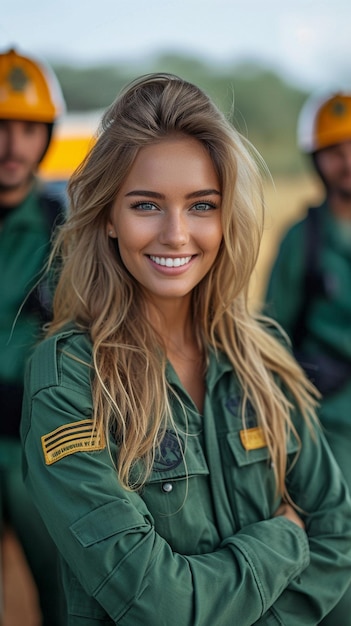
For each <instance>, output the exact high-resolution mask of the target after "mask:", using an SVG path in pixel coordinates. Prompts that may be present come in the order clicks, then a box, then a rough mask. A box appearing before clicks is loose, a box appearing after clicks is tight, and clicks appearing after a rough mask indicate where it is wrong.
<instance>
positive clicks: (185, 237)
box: [159, 210, 190, 248]
mask: <svg viewBox="0 0 351 626" xmlns="http://www.w3.org/2000/svg"><path fill="white" fill-rule="evenodd" d="M189 238H190V230H189V223H188V219H187V216H186V215H185V214H184V212H183V211H178V210H170V211H166V213H165V216H164V218H163V220H162V229H161V231H160V235H159V240H160V243H162V244H163V245H167V246H170V247H173V248H179V247H181V246H184V245H185V244H187V243H188V241H189Z"/></svg>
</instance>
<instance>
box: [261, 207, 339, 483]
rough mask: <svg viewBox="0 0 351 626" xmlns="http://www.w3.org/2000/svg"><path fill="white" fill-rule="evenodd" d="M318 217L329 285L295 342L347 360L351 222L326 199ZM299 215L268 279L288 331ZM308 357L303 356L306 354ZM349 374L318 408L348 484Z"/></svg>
mask: <svg viewBox="0 0 351 626" xmlns="http://www.w3.org/2000/svg"><path fill="white" fill-rule="evenodd" d="M318 210H319V211H320V218H321V250H320V267H321V269H322V272H323V273H324V274H326V275H328V277H329V282H330V285H331V290H330V293H329V294H328V295H325V294H323V293H321V294H318V295H316V296H314V298H313V301H312V303H311V306H310V307H309V310H308V315H307V319H306V334H305V336H304V338H303V341H302V344H301V346H300V349H301V352H302V353H304V354H305V355H316V354H326V355H332V356H333V357H334V358H336V359H338V358H339V359H343V360H346V361H348V362H349V363H351V288H350V286H351V223H350V222H349V221H342V220H337V219H335V218H334V217H333V215H332V213H331V211H330V210H329V208H328V205H327V204H326V203H324V204H323V205H321V207H319V209H318ZM306 236H307V228H306V223H305V219H304V220H302V221H300V222H298V223H297V224H295V225H293V226H292V228H291V229H290V230H288V232H287V233H286V235H285V237H284V238H283V240H282V243H281V245H280V249H279V253H278V256H277V259H276V261H275V263H274V265H273V269H272V273H271V276H270V279H269V283H268V289H267V295H266V304H267V312H268V313H269V314H270V315H272V317H274V318H275V319H276V320H277V321H278V322H279V324H281V326H282V327H283V328H284V330H285V331H286V332H287V333H288V335H291V334H292V330H293V328H294V323H295V320H296V319H297V316H298V314H299V310H300V306H301V303H302V299H303V290H304V276H305V272H306V263H305V258H306V256H305V250H306V245H307V244H306ZM307 360H308V359H307ZM350 407H351V376H350V378H349V380H348V382H346V383H345V384H344V385H343V386H342V387H341V388H340V389H338V390H337V391H335V392H333V393H330V394H328V395H325V396H324V398H323V400H322V403H321V407H320V412H319V417H320V420H321V422H322V424H323V426H324V428H325V433H326V435H327V438H328V441H329V443H330V445H331V446H332V449H333V452H334V454H335V456H336V458H337V460H338V462H339V464H340V466H341V467H342V470H343V472H344V475H345V476H346V478H347V481H348V484H349V487H351V464H350V440H351V411H350Z"/></svg>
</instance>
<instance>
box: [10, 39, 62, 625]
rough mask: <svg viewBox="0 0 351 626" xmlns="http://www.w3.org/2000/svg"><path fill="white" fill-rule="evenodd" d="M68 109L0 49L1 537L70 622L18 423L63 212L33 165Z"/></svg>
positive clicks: (48, 616)
mask: <svg viewBox="0 0 351 626" xmlns="http://www.w3.org/2000/svg"><path fill="white" fill-rule="evenodd" d="M64 107H65V105H64V99H63V96H62V93H61V90H60V87H59V84H58V82H57V79H56V77H55V76H54V74H53V72H52V70H51V69H50V68H48V67H46V66H45V64H43V63H41V62H39V61H37V60H34V59H32V58H30V57H28V56H25V55H22V54H19V53H18V52H17V51H16V50H14V49H10V50H8V51H5V52H2V53H0V291H1V299H0V406H1V409H0V411H1V419H0V538H1V536H2V534H3V531H4V528H5V527H7V526H9V527H11V529H12V530H13V531H14V532H15V534H16V536H17V538H18V540H19V541H20V543H21V545H22V548H23V551H24V554H25V556H26V558H27V561H28V565H29V567H30V569H31V572H32V574H33V578H34V580H35V583H36V585H37V589H38V596H39V602H40V608H41V612H42V619H43V621H42V624H43V626H44V625H45V626H63V625H64V624H65V618H64V604H63V602H64V601H63V596H62V592H61V586H60V581H59V577H58V569H57V551H56V547H55V546H54V544H53V542H52V540H51V538H50V537H49V535H48V533H47V531H46V529H45V527H44V525H43V523H42V521H41V519H40V518H39V516H38V513H37V511H36V509H35V508H34V505H33V504H32V501H31V499H30V497H29V495H28V493H27V491H26V489H25V487H24V484H23V480H22V472H21V445H20V440H19V422H20V415H21V404H22V394H23V375H24V367H25V363H26V360H27V358H28V356H29V354H30V352H31V349H32V347H33V346H34V344H35V343H36V342H37V340H38V338H39V336H40V332H41V326H42V323H43V320H44V319H45V318H46V317H47V316H48V311H47V302H46V301H45V302H44V297H43V293H42V292H43V291H44V290H43V289H41V290H39V289H36V290H34V291H33V286H34V285H35V284H36V282H37V281H38V277H39V275H40V271H41V268H42V267H43V264H44V263H45V260H46V257H47V255H48V252H49V245H50V238H51V230H52V226H53V222H54V220H55V219H56V217H58V215H59V214H60V213H62V212H63V206H62V205H61V204H60V203H59V202H58V200H57V199H51V198H50V197H49V196H48V195H47V193H46V192H45V191H44V188H43V187H42V185H41V184H40V182H39V180H38V179H37V177H36V171H37V167H38V164H39V163H40V161H41V160H42V158H43V157H44V155H45V153H46V151H47V149H48V147H49V144H50V141H51V136H52V132H53V127H54V124H55V122H56V121H57V119H58V118H59V116H60V115H61V114H62V113H63V111H64ZM4 566H5V567H6V563H5V564H4ZM0 621H1V619H0Z"/></svg>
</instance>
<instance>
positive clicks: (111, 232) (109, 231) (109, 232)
mask: <svg viewBox="0 0 351 626" xmlns="http://www.w3.org/2000/svg"><path fill="white" fill-rule="evenodd" d="M107 235H108V237H111V239H116V238H117V235H116V232H115V229H114V227H113V224H112V223H111V222H107Z"/></svg>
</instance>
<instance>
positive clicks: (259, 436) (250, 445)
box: [240, 426, 267, 450]
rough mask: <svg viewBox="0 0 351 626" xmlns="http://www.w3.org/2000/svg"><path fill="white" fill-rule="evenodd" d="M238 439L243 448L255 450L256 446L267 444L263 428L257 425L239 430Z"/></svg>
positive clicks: (261, 446) (262, 446) (263, 446)
mask: <svg viewBox="0 0 351 626" xmlns="http://www.w3.org/2000/svg"><path fill="white" fill-rule="evenodd" d="M240 441H241V443H242V445H243V446H244V448H245V450H257V449H258V448H265V447H266V445H267V442H266V440H265V438H264V434H263V430H262V428H260V427H259V426H257V427H255V428H247V429H245V430H241V431H240Z"/></svg>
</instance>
